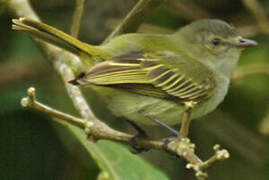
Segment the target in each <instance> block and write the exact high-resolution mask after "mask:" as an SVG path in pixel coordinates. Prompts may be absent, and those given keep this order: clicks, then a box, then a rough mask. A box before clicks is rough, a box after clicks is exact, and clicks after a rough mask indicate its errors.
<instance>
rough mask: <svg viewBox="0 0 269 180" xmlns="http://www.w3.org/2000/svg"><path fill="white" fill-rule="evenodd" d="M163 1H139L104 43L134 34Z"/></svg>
mask: <svg viewBox="0 0 269 180" xmlns="http://www.w3.org/2000/svg"><path fill="white" fill-rule="evenodd" d="M164 1H165V0H139V1H138V3H137V4H136V5H135V6H134V8H133V9H132V10H131V11H130V12H129V13H128V15H127V16H126V17H125V18H124V20H123V21H122V23H121V24H119V25H118V26H117V27H116V28H115V29H114V31H113V32H112V33H111V34H110V35H109V36H108V37H107V38H106V39H105V41H104V43H107V42H108V41H109V40H110V39H112V38H113V37H115V36H117V35H120V34H125V33H132V32H136V31H137V29H138V28H139V26H140V25H141V24H142V23H143V22H144V21H145V19H146V18H147V17H148V16H149V15H151V14H152V12H153V11H154V10H155V9H156V8H158V7H159V6H160V5H161V4H162V3H163V2H164Z"/></svg>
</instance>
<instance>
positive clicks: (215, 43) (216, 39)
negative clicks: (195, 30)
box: [212, 38, 221, 46]
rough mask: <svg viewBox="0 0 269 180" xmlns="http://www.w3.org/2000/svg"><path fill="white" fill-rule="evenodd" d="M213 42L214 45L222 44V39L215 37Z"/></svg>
mask: <svg viewBox="0 0 269 180" xmlns="http://www.w3.org/2000/svg"><path fill="white" fill-rule="evenodd" d="M212 44H213V45H214V46H218V45H220V44H221V40H220V39H218V38H215V39H213V40H212Z"/></svg>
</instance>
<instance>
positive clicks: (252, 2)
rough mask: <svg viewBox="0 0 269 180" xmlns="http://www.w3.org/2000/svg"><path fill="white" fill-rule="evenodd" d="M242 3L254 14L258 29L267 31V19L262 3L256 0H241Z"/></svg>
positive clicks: (268, 23) (268, 29) (268, 27)
mask: <svg viewBox="0 0 269 180" xmlns="http://www.w3.org/2000/svg"><path fill="white" fill-rule="evenodd" d="M242 2H243V4H244V5H245V6H246V7H247V8H248V10H249V11H250V12H251V13H252V14H253V15H254V16H255V18H256V20H257V21H258V25H259V27H260V30H261V31H262V32H263V33H266V34H268V33H269V21H268V19H267V17H266V13H265V10H264V9H263V7H262V5H261V4H260V3H259V2H258V1H257V0H242Z"/></svg>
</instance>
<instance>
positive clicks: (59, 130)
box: [0, 0, 269, 180]
mask: <svg viewBox="0 0 269 180" xmlns="http://www.w3.org/2000/svg"><path fill="white" fill-rule="evenodd" d="M182 1H183V2H184V0H182ZM195 2H196V3H197V5H199V6H201V7H203V8H205V9H206V10H207V11H208V12H210V14H211V15H212V17H217V18H221V19H224V20H227V21H229V22H231V21H232V22H233V23H234V22H235V23H234V24H235V25H236V26H244V25H247V24H253V23H256V21H255V18H254V17H253V16H252V15H251V14H250V13H249V12H248V11H247V10H246V8H245V7H244V6H243V5H242V3H241V1H239V0H237V1H232V0H228V1H227V0H226V1H224V0H217V1H210V0H208V1H202V0H200V1H195ZM260 2H261V3H262V4H263V6H264V8H265V10H267V9H269V3H268V2H267V1H266V0H263V1H260ZM1 3H2V1H1V0H0V27H1V28H0V179H5V180H6V179H33V180H34V179H57V180H61V179H65V180H68V179H70V180H71V179H72V180H84V179H96V178H99V179H106V178H107V174H105V173H111V171H110V170H111V169H110V170H109V169H107V168H112V171H115V172H116V174H120V176H119V177H121V178H118V179H124V180H125V179H134V180H135V179H185V180H192V179H194V176H193V174H192V173H191V172H190V171H187V170H186V169H185V162H184V161H183V160H182V159H178V158H175V157H172V156H170V155H168V154H167V153H165V152H158V151H149V152H147V153H144V154H142V155H139V156H136V155H133V154H130V153H129V151H128V149H127V147H124V146H123V145H118V144H117V143H114V142H107V141H100V142H98V144H97V145H96V146H95V145H93V144H92V143H90V142H87V141H86V139H85V137H84V136H83V132H82V131H80V130H75V131H74V129H70V127H69V126H67V125H65V124H61V123H58V121H53V120H52V119H51V118H50V117H48V116H46V115H45V114H43V113H40V112H36V111H31V110H25V109H23V108H22V107H21V106H20V99H21V98H22V97H24V96H25V95H26V89H27V88H28V87H30V86H34V87H35V88H36V89H37V97H38V99H39V100H40V101H41V102H43V103H45V104H48V105H50V106H52V107H54V108H56V109H59V110H62V111H64V112H68V113H71V114H73V115H76V112H75V111H74V109H73V107H72V103H71V101H70V100H69V98H68V96H67V94H66V91H65V89H64V87H63V84H62V82H61V79H60V77H59V76H58V75H57V74H56V73H55V72H54V71H53V68H52V67H51V66H50V64H49V63H47V61H46V60H45V59H44V58H43V57H42V55H41V53H40V52H39V51H38V49H37V48H36V47H35V45H34V43H33V42H32V41H31V40H30V38H29V37H27V36H26V35H24V34H21V33H18V32H13V31H11V17H10V15H9V14H8V12H7V11H4V10H3V9H4V8H2V6H1ZM134 3H135V1H125V0H113V1H111V0H88V1H86V5H85V13H84V15H83V20H82V27H81V33H80V36H79V39H81V40H83V41H85V42H89V43H92V44H98V43H100V42H101V41H102V40H103V39H104V38H105V36H106V35H108V33H109V32H110V31H111V25H108V24H109V22H111V18H112V17H113V18H122V17H124V15H126V13H127V12H128V11H129V10H130V9H131V7H132V6H133V4H134ZM32 4H33V7H34V9H35V10H36V12H37V13H38V14H39V15H40V17H41V18H42V20H43V21H44V22H46V23H48V24H50V25H53V26H55V27H57V28H60V29H62V30H64V31H66V32H69V28H70V25H71V23H70V22H71V18H72V12H73V8H74V2H73V1H63V0H57V1H55V0H53V1H52V0H49V1H32ZM189 21H190V20H189V19H188V18H186V16H185V15H184V14H180V12H177V13H175V11H172V10H171V9H170V8H169V7H168V8H165V7H163V8H161V9H159V10H158V11H157V12H155V13H154V14H153V16H152V17H151V18H150V19H149V20H148V21H147V23H149V24H152V25H156V26H160V27H163V28H169V29H176V28H178V27H180V26H182V25H184V24H187V23H188V22H189ZM112 24H113V23H112ZM253 38H254V39H255V40H257V41H258V42H259V46H258V47H256V48H252V49H249V50H247V51H245V52H244V53H243V55H242V57H241V61H240V66H242V67H243V66H245V65H250V66H251V65H252V64H255V63H264V64H269V60H268V57H269V51H268V49H269V36H268V35H263V34H258V35H256V36H254V37H253ZM268 72H269V70H268ZM268 82H269V77H268V73H267V75H264V74H255V75H249V76H246V77H244V78H242V79H241V80H240V81H235V82H233V83H232V85H231V88H230V90H229V94H228V95H227V97H226V99H225V101H224V102H223V103H222V104H221V106H220V107H219V108H218V110H216V111H215V112H214V113H212V114H210V115H209V116H207V117H205V118H203V120H197V121H194V122H193V123H192V126H191V139H192V141H193V142H195V143H196V145H197V151H198V154H199V155H201V157H202V158H203V159H206V158H207V157H209V156H210V155H211V154H212V153H213V150H212V147H213V145H214V144H216V143H219V144H221V145H222V146H223V147H225V148H227V149H228V150H229V151H230V153H231V158H230V159H229V160H226V161H224V162H221V163H218V164H215V165H214V166H213V167H212V168H211V169H210V170H209V175H210V178H209V179H214V180H215V179H218V180H227V179H230V180H236V179H239V178H241V179H246V180H253V179H255V180H256V179H257V180H266V179H269V153H268V152H269V146H268V145H269V144H268V142H269V141H268V140H269V138H268V136H267V135H266V134H263V133H262V132H261V130H260V128H261V126H262V127H263V128H264V129H266V127H265V125H261V123H262V122H263V121H264V119H266V117H267V118H268V117H269V116H268V115H267V114H269V111H268V110H269V109H268V100H269V83H268ZM85 93H86V91H85ZM86 95H87V99H88V100H89V101H91V102H93V104H94V107H93V108H94V109H95V110H96V111H99V112H103V113H100V114H103V115H102V117H100V118H101V119H104V121H106V122H108V123H109V124H110V125H111V126H113V127H115V128H118V129H121V130H125V131H132V130H131V129H130V128H129V127H128V126H127V125H125V124H124V121H122V120H117V119H113V118H112V117H111V116H110V114H109V113H107V112H106V111H105V110H104V109H103V105H102V102H99V101H98V99H96V97H94V95H92V94H91V93H86ZM268 121H269V120H268ZM145 129H146V130H147V131H148V134H150V135H151V136H152V137H155V138H157V137H166V136H168V135H169V133H167V132H164V133H163V130H161V132H162V133H160V129H159V128H158V127H154V128H151V127H145ZM267 133H268V132H267ZM85 147H86V148H85ZM94 148H96V149H94ZM88 151H91V153H92V154H94V153H96V154H95V156H94V157H93V159H92V157H90V156H89V153H88ZM98 154H99V155H98ZM100 154H101V155H105V156H106V157H105V158H106V159H107V160H108V162H109V163H108V166H109V167H108V166H104V164H102V161H100ZM94 159H97V161H95V160H94ZM143 159H144V160H143ZM100 162H101V164H100ZM115 162H117V163H115ZM147 162H150V163H147ZM98 167H102V168H103V169H104V170H105V172H103V173H102V174H101V175H100V174H99V172H100V170H99V168H98ZM125 175H126V176H125ZM110 177H111V176H110ZM126 177H128V178H126ZM116 179H117V178H116Z"/></svg>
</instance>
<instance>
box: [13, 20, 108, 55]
mask: <svg viewBox="0 0 269 180" xmlns="http://www.w3.org/2000/svg"><path fill="white" fill-rule="evenodd" d="M12 22H13V24H12V29H14V30H17V31H23V32H25V33H27V34H29V35H31V36H33V37H35V38H39V39H41V40H44V41H46V42H48V43H51V44H53V45H56V46H58V47H60V48H63V49H65V50H67V51H69V52H72V53H74V54H76V55H81V52H83V53H85V54H87V55H90V56H94V57H100V58H101V59H105V56H106V55H105V54H104V52H103V51H102V50H101V48H100V47H98V46H92V45H89V44H86V43H83V42H81V41H79V40H78V39H76V38H74V37H72V36H70V35H68V34H66V33H64V32H62V31H60V30H58V29H56V28H53V27H51V26H49V25H47V24H44V23H41V22H38V21H35V20H32V19H28V18H19V19H13V20H12Z"/></svg>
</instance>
